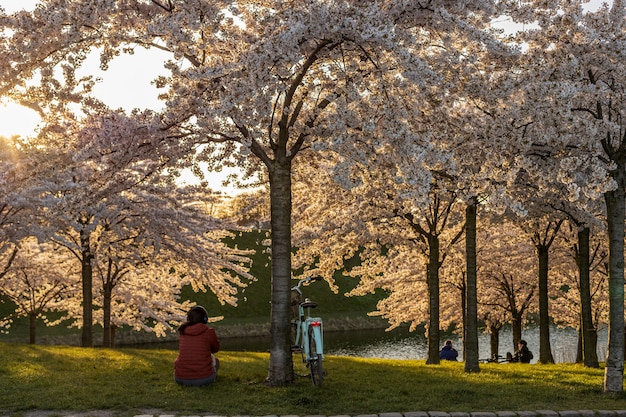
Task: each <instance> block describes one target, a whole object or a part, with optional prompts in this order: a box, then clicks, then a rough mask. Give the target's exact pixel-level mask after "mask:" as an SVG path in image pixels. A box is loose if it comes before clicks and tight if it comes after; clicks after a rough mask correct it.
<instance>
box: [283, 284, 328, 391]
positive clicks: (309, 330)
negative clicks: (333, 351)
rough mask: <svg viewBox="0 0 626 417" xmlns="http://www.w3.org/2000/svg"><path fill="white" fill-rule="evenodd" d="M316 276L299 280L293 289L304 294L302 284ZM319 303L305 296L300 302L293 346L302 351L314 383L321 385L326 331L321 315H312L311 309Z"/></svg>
mask: <svg viewBox="0 0 626 417" xmlns="http://www.w3.org/2000/svg"><path fill="white" fill-rule="evenodd" d="M314 280H316V279H315V278H305V279H301V280H300V281H299V282H298V285H296V286H295V287H293V288H292V289H291V290H292V291H295V292H297V293H298V295H299V300H300V299H301V296H302V291H301V290H300V287H301V286H302V284H304V283H307V282H310V281H314ZM316 307H317V303H315V302H313V301H311V300H309V299H308V298H305V299H304V301H303V302H298V317H297V318H296V320H295V321H294V322H295V327H296V335H295V341H294V344H293V346H292V351H293V352H301V353H302V361H303V362H304V363H306V366H307V368H309V371H310V375H309V376H310V377H311V381H312V382H313V384H314V385H317V386H321V385H322V379H323V376H324V371H323V368H322V361H323V360H324V331H323V322H322V319H321V318H320V317H311V309H312V308H316Z"/></svg>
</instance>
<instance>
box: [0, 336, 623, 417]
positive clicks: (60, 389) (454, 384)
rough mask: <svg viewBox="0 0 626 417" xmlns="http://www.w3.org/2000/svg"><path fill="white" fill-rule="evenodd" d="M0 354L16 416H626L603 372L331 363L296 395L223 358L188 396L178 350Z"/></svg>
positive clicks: (4, 406) (16, 347)
mask: <svg viewBox="0 0 626 417" xmlns="http://www.w3.org/2000/svg"><path fill="white" fill-rule="evenodd" d="M0 352H1V354H0V412H3V411H4V412H12V413H18V414H19V412H20V411H26V410H32V409H39V410H73V411H87V410H101V409H105V410H114V411H115V412H116V414H119V415H121V416H125V415H133V414H139V413H140V410H142V409H159V410H162V411H164V412H168V411H169V412H172V413H175V414H198V413H203V414H210V413H213V414H218V415H225V416H233V415H253V416H264V415H273V414H275V415H288V414H296V415H311V414H322V415H338V414H349V415H356V414H368V413H382V412H408V411H447V412H453V411H505V410H510V411H521V410H531V411H534V410H544V409H550V410H555V411H562V410H581V409H586V410H599V409H602V410H611V409H626V397H625V396H607V395H604V394H602V393H601V385H602V379H603V372H604V371H603V370H602V369H586V368H584V367H582V366H580V365H574V364H559V365H521V364H486V365H481V372H480V373H476V374H466V373H464V372H463V364H462V363H460V362H458V363H445V364H442V365H428V366H427V365H425V363H424V361H403V360H374V359H355V358H347V357H328V358H327V360H325V362H324V364H325V368H326V370H327V372H328V375H327V377H326V379H325V381H324V386H323V387H322V388H320V389H318V388H315V387H313V386H312V385H311V383H310V381H309V380H308V379H305V378H302V379H301V380H299V381H298V383H297V384H296V385H295V386H291V387H283V388H269V387H267V386H266V385H265V384H264V383H263V381H264V379H265V377H266V376H267V366H268V361H269V357H268V355H267V354H264V353H250V352H245V353H244V352H220V353H219V354H218V356H219V358H220V360H221V363H222V368H221V370H220V371H221V372H220V375H219V376H218V381H217V383H216V384H215V385H213V386H209V387H203V388H184V387H180V386H178V385H177V384H175V383H174V382H173V378H172V363H173V361H174V358H175V356H176V352H175V351H173V350H137V349H116V350H109V349H85V348H78V347H67V346H30V345H20V344H0ZM294 359H297V358H296V357H294ZM296 366H297V367H298V368H299V367H300V366H301V365H300V364H299V363H297V364H296ZM296 371H299V372H302V373H304V370H303V369H296Z"/></svg>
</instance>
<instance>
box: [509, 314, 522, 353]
mask: <svg viewBox="0 0 626 417" xmlns="http://www.w3.org/2000/svg"><path fill="white" fill-rule="evenodd" d="M522 316H523V313H519V312H516V313H514V314H513V317H512V320H511V332H512V333H513V351H516V350H517V345H518V344H519V341H520V340H522V319H523V318H522Z"/></svg>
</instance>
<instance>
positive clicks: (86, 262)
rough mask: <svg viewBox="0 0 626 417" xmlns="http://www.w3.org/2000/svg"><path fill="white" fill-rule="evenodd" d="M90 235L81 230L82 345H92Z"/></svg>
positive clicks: (91, 256)
mask: <svg viewBox="0 0 626 417" xmlns="http://www.w3.org/2000/svg"><path fill="white" fill-rule="evenodd" d="M89 238H90V235H89V233H87V232H83V231H81V235H80V243H81V246H82V248H81V251H82V258H81V278H82V287H83V288H82V289H83V330H82V336H81V346H82V347H93V269H92V266H91V259H92V258H93V255H92V253H91V246H90V245H91V243H90V241H89Z"/></svg>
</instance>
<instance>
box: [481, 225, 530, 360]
mask: <svg viewBox="0 0 626 417" xmlns="http://www.w3.org/2000/svg"><path fill="white" fill-rule="evenodd" d="M479 241H481V242H484V243H485V247H484V248H483V249H481V252H480V256H479V259H480V261H479V263H480V265H481V266H480V274H481V280H480V281H479V292H478V293H479V304H480V306H481V311H483V313H482V314H481V316H482V317H483V318H484V319H485V321H486V322H487V323H488V329H490V330H491V331H492V332H494V333H495V332H497V331H499V329H500V328H501V327H502V325H503V324H504V323H507V322H508V323H511V327H512V330H513V340H512V341H511V346H512V349H513V350H515V349H517V344H518V342H519V340H520V339H521V338H522V330H523V328H524V326H526V325H527V323H528V321H529V317H530V315H529V313H531V312H534V311H536V308H537V306H536V304H535V303H536V295H537V287H538V284H537V279H536V277H537V270H538V265H537V262H535V260H536V254H535V253H534V252H535V250H534V248H533V246H532V245H531V242H530V240H528V239H525V237H524V234H523V233H521V230H520V228H519V227H518V226H516V225H515V223H512V222H510V221H503V220H502V219H499V220H498V221H497V222H494V223H492V224H490V225H489V227H486V228H485V229H484V230H483V231H482V233H481V237H480V238H479ZM494 353H495V354H497V353H498V352H497V350H496V351H494V347H493V346H492V354H494Z"/></svg>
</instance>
